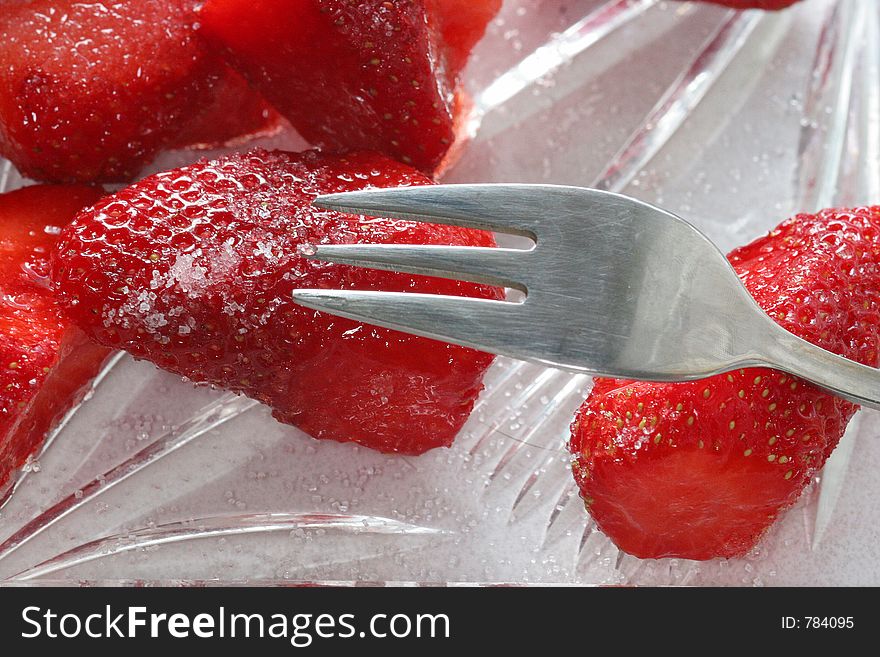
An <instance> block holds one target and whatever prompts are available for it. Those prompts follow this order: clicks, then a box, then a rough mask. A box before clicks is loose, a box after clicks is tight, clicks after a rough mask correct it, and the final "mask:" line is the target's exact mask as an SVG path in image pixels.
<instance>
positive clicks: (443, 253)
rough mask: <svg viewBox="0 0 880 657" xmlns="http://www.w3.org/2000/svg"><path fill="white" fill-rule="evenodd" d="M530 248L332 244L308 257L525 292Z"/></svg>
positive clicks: (321, 247) (319, 248) (318, 249)
mask: <svg viewBox="0 0 880 657" xmlns="http://www.w3.org/2000/svg"><path fill="white" fill-rule="evenodd" d="M529 253H530V252H529V251H523V250H520V249H501V248H492V247H479V246H434V245H431V246H413V245H404V244H388V245H385V244H328V245H323V246H318V247H317V250H316V251H315V253H314V254H310V255H308V256H307V257H308V258H311V259H313V260H325V261H328V262H338V263H342V264H346V265H365V266H368V267H373V268H375V269H386V270H390V271H400V272H407V273H410V274H425V275H428V276H440V277H443V278H454V279H458V280H466V281H473V282H475V283H485V284H487V285H498V286H502V287H515V288H518V289H521V290H523V291H525V285H524V284H523V282H522V274H523V273H525V272H526V271H527V270H526V262H525V261H524V259H526V258H528V254H529Z"/></svg>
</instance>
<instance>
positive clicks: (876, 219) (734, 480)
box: [570, 207, 880, 559]
mask: <svg viewBox="0 0 880 657" xmlns="http://www.w3.org/2000/svg"><path fill="white" fill-rule="evenodd" d="M729 259H730V262H731V263H732V264H733V266H734V268H735V269H736V271H737V273H738V274H739V276H740V278H741V279H742V281H743V283H744V284H745V286H746V288H747V289H748V290H749V292H750V293H751V294H752V296H753V297H754V298H755V300H756V301H757V302H758V304H759V305H760V306H761V307H762V308H763V309H764V310H765V311H766V312H767V313H768V314H769V315H770V317H772V318H773V319H774V320H776V321H777V322H778V323H779V324H781V325H782V326H783V327H785V328H786V329H787V330H789V331H791V332H792V333H794V334H796V335H798V336H800V337H802V338H804V339H805V340H808V341H810V342H812V343H814V344H817V345H819V346H821V347H823V348H825V349H828V350H830V351H833V352H836V353H838V354H840V355H842V356H845V357H847V358H851V359H854V360H857V361H859V362H861V363H864V364H866V365H871V366H875V367H876V366H877V365H878V343H880V207H870V208H857V209H852V210H824V211H822V212H819V213H818V214H816V215H807V214H802V215H798V216H796V217H794V218H793V219H790V220H788V221H786V222H784V223H783V224H781V225H780V226H779V227H777V228H776V229H775V230H773V231H772V232H771V233H770V234H769V235H767V236H766V237H763V238H761V239H758V240H756V241H755V242H753V243H751V244H749V245H748V246H745V247H742V248H739V249H737V250H735V251H733V252H732V253H731V254H730V256H729ZM856 409H857V407H856V406H855V405H853V404H851V403H849V402H847V401H844V400H843V399H840V398H838V397H834V396H832V395H830V394H828V393H826V392H824V391H822V390H820V389H818V388H817V387H815V386H813V385H811V384H809V383H807V382H805V381H803V380H800V379H798V378H795V377H792V376H790V375H787V374H784V373H781V372H778V371H775V370H770V369H760V368H753V369H743V370H738V371H734V372H731V373H729V374H722V375H719V376H714V377H711V378H707V379H704V380H701V381H693V382H689V383H648V382H636V381H622V380H609V379H599V380H597V381H596V384H595V387H594V388H593V390H592V392H591V393H590V396H589V398H588V399H587V400H586V402H585V403H584V405H583V406H582V407H581V409H580V410H579V411H578V413H577V416H576V418H575V421H574V424H573V425H572V438H571V442H570V449H571V451H572V453H573V455H574V463H573V469H574V475H575V479H576V480H577V482H578V484H579V486H580V489H581V495H582V497H583V498H584V500H585V501H586V505H587V508H588V509H589V511H590V513H591V515H592V516H593V518H594V519H595V520H596V524H597V525H598V526H599V527H600V528H601V529H602V530H603V531H604V532H605V533H606V534H607V535H608V536H609V537H611V539H612V540H613V541H614V542H615V543H616V544H617V545H618V546H619V547H620V548H621V549H622V550H624V551H626V552H629V553H631V554H634V555H636V556H638V557H643V558H648V557H684V558H688V559H710V558H713V557H733V556H739V555H743V554H744V553H746V552H747V551H748V550H750V549H751V548H752V547H753V546H754V545H755V544H756V542H757V541H758V540H759V539H760V538H761V536H762V535H763V534H764V533H765V532H766V530H767V529H768V528H769V527H770V525H771V524H772V523H773V521H774V520H775V519H776V518H777V517H778V516H779V514H780V512H781V511H783V510H784V509H785V508H787V507H789V506H790V505H791V504H792V503H794V501H795V500H796V499H797V498H798V496H799V495H800V493H801V491H803V489H804V487H805V486H806V485H807V484H808V483H809V482H810V481H811V479H812V477H813V475H814V474H816V472H817V471H818V470H819V469H820V468H821V467H822V465H823V464H824V463H825V460H826V459H827V458H828V456H829V455H830V454H831V451H832V450H833V449H834V447H835V446H836V445H837V442H838V440H839V439H840V437H841V436H842V435H843V432H844V429H845V428H846V425H847V422H848V421H849V420H850V418H851V417H852V415H853V413H854V412H855V411H856Z"/></svg>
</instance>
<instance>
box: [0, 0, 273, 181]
mask: <svg viewBox="0 0 880 657" xmlns="http://www.w3.org/2000/svg"><path fill="white" fill-rule="evenodd" d="M194 6H195V2H194V0H127V1H126V2H119V1H116V2H88V1H87V2H82V1H75V0H33V1H32V2H22V3H14V4H11V5H10V6H7V7H4V9H3V11H2V13H0V62H3V66H2V67H0V154H2V155H4V156H5V157H7V158H8V159H10V160H12V162H13V163H14V164H15V165H16V166H17V167H18V169H19V170H20V171H21V173H22V174H23V175H25V176H27V177H29V178H34V179H38V180H47V181H54V182H84V181H103V182H113V181H125V180H130V179H131V178H133V177H134V176H135V175H136V174H137V173H138V171H139V170H140V169H141V168H142V167H143V165H144V164H146V163H147V162H149V161H150V160H151V159H152V158H153V156H154V155H155V153H156V152H157V151H158V150H159V149H161V148H163V147H165V146H166V145H172V144H179V143H181V140H182V139H184V138H185V136H183V137H182V136H181V131H184V130H189V131H193V132H194V133H195V136H196V137H197V138H198V139H199V140H200V141H214V142H220V141H225V140H226V139H228V138H229V133H232V132H242V131H245V132H246V131H251V130H253V129H254V125H253V124H254V122H255V121H257V120H259V119H260V116H259V114H261V113H262V112H264V111H265V109H266V107H265V103H264V102H263V101H262V100H261V99H259V98H258V97H253V96H252V97H251V98H250V99H249V100H245V99H244V98H242V99H240V100H239V101H238V104H239V106H238V107H237V109H245V108H244V107H242V106H243V105H247V103H250V104H251V105H250V109H249V110H248V111H245V112H244V113H243V114H242V118H241V124H238V123H237V121H236V120H235V119H233V118H227V119H226V120H225V122H223V123H222V124H221V125H219V126H216V127H213V128H212V127H210V124H208V127H205V117H203V116H202V113H203V112H205V111H207V109H208V108H210V107H211V106H212V105H213V104H215V103H216V102H218V98H217V96H218V94H220V96H221V99H220V100H222V97H228V96H227V95H226V92H224V89H225V88H226V86H227V84H234V83H235V79H234V78H232V80H233V82H232V83H230V82H229V78H230V76H229V75H228V74H227V73H226V68H225V65H224V64H223V62H222V61H221V60H220V59H219V58H218V57H217V56H216V55H214V54H213V53H212V52H211V51H210V50H209V49H208V48H207V47H206V45H205V44H204V43H203V42H202V41H201V40H200V39H199V38H198V36H197V35H196V30H195V25H194V22H195V15H194V13H193V9H194ZM236 88H237V89H238V91H239V93H243V94H248V95H251V92H249V91H248V90H247V89H246V88H245V87H244V85H242V84H240V82H239V83H238V86H237V87H236ZM261 103H263V104H262V105H261ZM254 107H257V109H254ZM255 113H256V114H257V116H256V117H255ZM213 116H214V117H215V118H216V116H217V112H214V113H213ZM262 118H263V119H265V117H262ZM193 124H194V125H193ZM199 124H201V127H199Z"/></svg>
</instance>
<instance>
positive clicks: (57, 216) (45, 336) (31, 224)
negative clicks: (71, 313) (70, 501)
mask: <svg viewBox="0 0 880 657" xmlns="http://www.w3.org/2000/svg"><path fill="white" fill-rule="evenodd" d="M100 196H101V192H100V190H97V189H94V188H91V187H61V186H57V187H56V186H36V187H26V188H24V189H21V190H18V191H15V192H9V193H7V194H2V195H0V295H2V296H0V359H2V360H0V491H2V490H3V489H4V487H5V486H7V485H8V484H9V477H10V474H11V473H12V471H13V470H14V469H15V468H17V467H19V466H21V465H22V464H23V463H24V462H25V460H26V459H27V458H28V457H29V456H30V455H32V454H33V453H34V452H35V451H36V450H37V448H38V447H39V446H40V444H41V443H42V441H43V438H44V436H45V435H46V433H47V432H48V431H49V429H50V428H51V427H52V425H53V424H54V423H55V422H56V420H58V419H60V417H61V416H62V415H63V414H64V413H65V412H66V411H67V410H68V409H69V408H70V407H71V406H72V405H73V404H74V403H75V402H76V401H78V399H77V394H78V393H79V392H80V391H81V390H82V388H83V387H84V386H85V385H86V384H87V383H88V382H89V381H90V380H91V379H92V377H93V376H95V374H96V373H97V371H98V369H99V367H100V366H101V363H102V362H103V361H104V359H105V357H106V356H107V354H108V353H109V352H108V350H107V349H106V348H105V347H99V346H97V345H93V344H91V343H90V342H88V341H87V340H86V338H85V335H84V334H83V332H82V331H80V330H79V329H77V328H75V327H74V326H72V325H71V324H70V322H69V320H67V319H65V318H64V317H63V315H62V313H61V309H60V307H59V306H58V304H57V303H56V301H55V299H54V298H53V296H52V293H51V291H50V290H49V286H48V281H49V279H48V275H49V252H50V250H51V248H52V247H53V246H54V244H55V242H56V241H57V239H58V234H59V233H60V231H61V226H63V225H65V224H66V223H67V222H68V221H70V219H71V218H72V217H73V215H74V214H75V213H76V212H77V211H78V210H79V209H81V208H82V207H83V206H84V205H86V204H88V203H93V202H94V201H96V200H97V199H98V198H99V197H100ZM0 497H2V495H0Z"/></svg>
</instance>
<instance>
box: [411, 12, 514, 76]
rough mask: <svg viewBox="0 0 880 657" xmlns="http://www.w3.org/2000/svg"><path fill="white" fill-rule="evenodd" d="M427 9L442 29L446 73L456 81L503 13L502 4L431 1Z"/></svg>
mask: <svg viewBox="0 0 880 657" xmlns="http://www.w3.org/2000/svg"><path fill="white" fill-rule="evenodd" d="M427 7H428V12H429V13H428V15H429V16H430V17H431V18H432V19H433V20H434V21H435V22H436V24H437V25H438V26H439V29H440V33H441V36H442V42H443V46H444V53H445V56H446V70H447V71H448V72H449V74H450V75H451V76H452V77H453V78H454V77H455V76H457V75H458V74H459V73H460V72H461V69H463V68H464V66H465V64H467V60H468V56H469V55H470V54H471V50H473V47H474V46H475V45H477V42H478V41H479V40H480V39H482V38H483V33H484V32H485V31H486V25H487V24H488V23H489V21H491V20H492V18H494V17H495V14H497V13H498V10H499V9H501V0H428V2H427Z"/></svg>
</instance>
